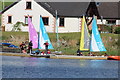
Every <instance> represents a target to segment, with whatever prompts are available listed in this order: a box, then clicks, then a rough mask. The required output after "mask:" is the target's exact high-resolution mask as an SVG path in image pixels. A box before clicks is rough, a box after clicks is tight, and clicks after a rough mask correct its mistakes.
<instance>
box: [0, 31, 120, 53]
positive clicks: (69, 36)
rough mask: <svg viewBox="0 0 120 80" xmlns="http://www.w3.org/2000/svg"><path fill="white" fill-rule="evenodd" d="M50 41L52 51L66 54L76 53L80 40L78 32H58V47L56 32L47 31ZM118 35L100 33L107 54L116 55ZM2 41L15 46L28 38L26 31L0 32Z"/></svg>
mask: <svg viewBox="0 0 120 80" xmlns="http://www.w3.org/2000/svg"><path fill="white" fill-rule="evenodd" d="M48 35H49V37H50V39H51V42H52V44H53V46H54V51H55V50H59V51H62V52H63V54H66V55H71V54H72V55H76V51H77V49H78V48H79V42H80V33H60V34H59V39H60V41H59V43H60V47H59V48H57V45H56V34H55V33H49V34H48ZM118 35H119V34H111V33H102V34H101V37H102V40H103V43H104V45H105V47H106V49H107V54H109V55H118V50H119V49H118V44H119V43H118ZM0 39H1V40H2V42H10V43H13V44H15V45H17V46H19V44H20V43H21V42H22V41H26V40H28V33H27V32H2V36H1V37H0ZM87 53H88V52H84V53H83V54H85V55H87ZM104 53H105V52H100V53H95V54H97V55H102V54H104Z"/></svg>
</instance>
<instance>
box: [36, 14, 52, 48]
mask: <svg viewBox="0 0 120 80" xmlns="http://www.w3.org/2000/svg"><path fill="white" fill-rule="evenodd" d="M46 41H48V43H49V46H48V49H53V46H52V44H51V42H50V39H49V37H48V34H47V32H46V29H45V27H44V23H43V20H42V17H41V16H40V28H39V39H38V48H39V49H45V45H44V43H45V42H46Z"/></svg>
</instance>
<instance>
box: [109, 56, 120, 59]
mask: <svg viewBox="0 0 120 80" xmlns="http://www.w3.org/2000/svg"><path fill="white" fill-rule="evenodd" d="M107 59H108V60H120V56H108V58H107Z"/></svg>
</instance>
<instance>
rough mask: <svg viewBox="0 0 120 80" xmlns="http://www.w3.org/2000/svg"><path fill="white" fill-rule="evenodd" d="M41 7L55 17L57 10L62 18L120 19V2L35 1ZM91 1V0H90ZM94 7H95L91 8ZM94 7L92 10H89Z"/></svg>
mask: <svg viewBox="0 0 120 80" xmlns="http://www.w3.org/2000/svg"><path fill="white" fill-rule="evenodd" d="M19 1H21V0H18V1H17V2H15V3H13V4H11V5H10V6H9V7H7V8H5V9H4V10H3V11H2V12H1V13H4V12H5V11H7V10H8V9H9V8H11V7H12V6H14V5H15V4H16V3H18V2H19ZM35 1H36V2H37V3H38V4H39V5H40V6H42V7H43V8H44V9H46V10H47V11H48V12H50V13H51V14H52V15H53V16H55V11H56V10H57V13H58V16H61V17H81V16H82V15H91V13H92V15H93V14H95V15H97V16H99V17H100V16H103V18H106V19H107V18H108V19H120V16H119V15H118V14H120V10H119V8H120V1H119V2H99V5H98V4H97V5H96V4H95V2H94V3H93V2H92V4H91V3H90V2H40V0H35ZM89 1H90V0H89ZM90 5H94V6H90ZM90 7H92V10H89V9H90Z"/></svg>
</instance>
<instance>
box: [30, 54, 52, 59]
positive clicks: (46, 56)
mask: <svg viewBox="0 0 120 80" xmlns="http://www.w3.org/2000/svg"><path fill="white" fill-rule="evenodd" d="M30 56H31V57H45V58H50V55H48V54H47V55H36V54H30Z"/></svg>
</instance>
